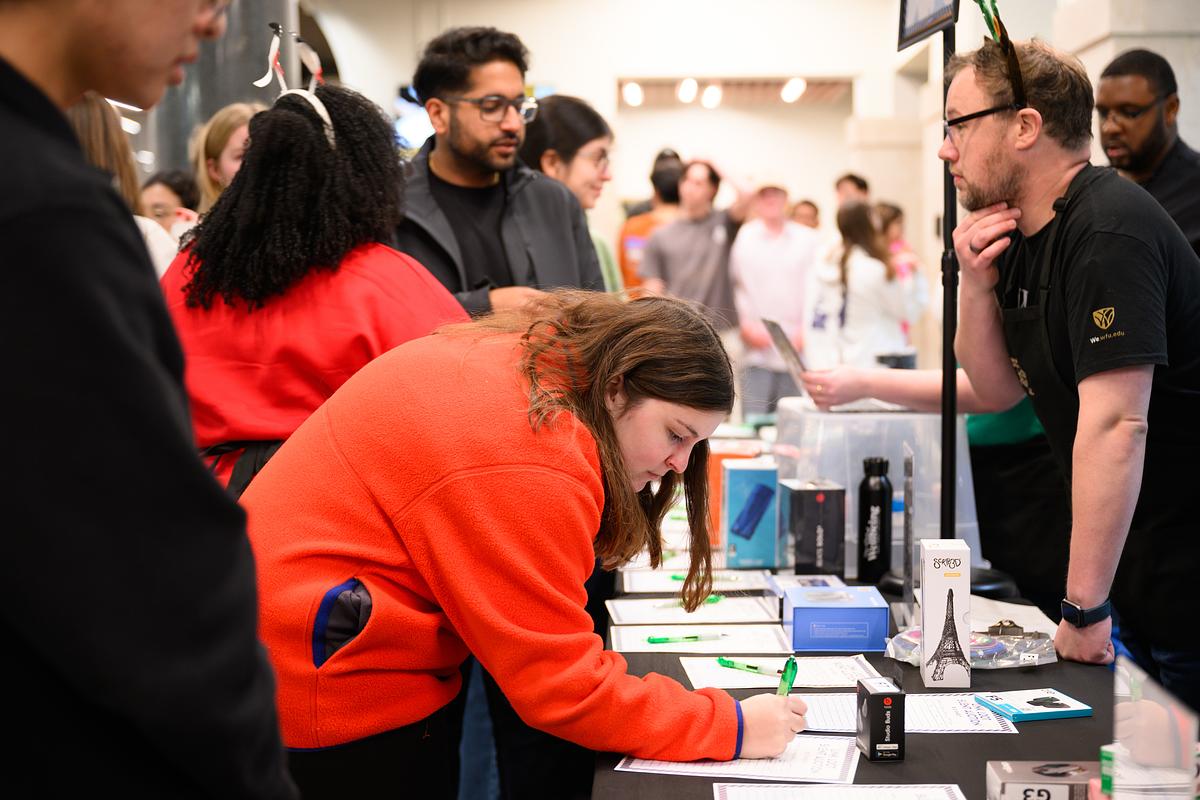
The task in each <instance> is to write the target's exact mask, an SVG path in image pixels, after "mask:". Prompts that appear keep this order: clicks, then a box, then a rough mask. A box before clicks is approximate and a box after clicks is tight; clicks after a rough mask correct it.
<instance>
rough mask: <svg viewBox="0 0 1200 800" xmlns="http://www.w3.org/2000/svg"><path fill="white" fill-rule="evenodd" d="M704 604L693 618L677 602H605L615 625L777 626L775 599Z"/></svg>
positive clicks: (727, 599) (725, 599) (732, 599)
mask: <svg viewBox="0 0 1200 800" xmlns="http://www.w3.org/2000/svg"><path fill="white" fill-rule="evenodd" d="M719 596H720V598H721V599H720V600H718V601H717V602H715V603H702V604H701V605H700V607H699V608H697V609H696V610H695V611H693V612H691V613H690V614H689V613H688V612H687V611H684V609H683V606H681V605H679V600H678V599H677V598H670V597H668V598H661V597H660V598H654V597H648V598H644V599H635V600H626V599H620V600H606V601H605V602H604V605H605V606H607V607H608V613H609V616H611V617H612V621H613V624H614V625H704V624H708V623H725V622H778V621H779V600H778V599H777V598H775V597H769V598H768V597H728V596H725V595H719Z"/></svg>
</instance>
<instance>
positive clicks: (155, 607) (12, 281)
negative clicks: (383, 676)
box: [0, 0, 296, 798]
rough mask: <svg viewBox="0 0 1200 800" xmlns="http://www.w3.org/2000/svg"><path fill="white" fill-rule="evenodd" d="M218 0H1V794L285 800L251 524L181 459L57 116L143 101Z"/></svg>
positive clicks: (182, 430)
mask: <svg viewBox="0 0 1200 800" xmlns="http://www.w3.org/2000/svg"><path fill="white" fill-rule="evenodd" d="M226 5H227V4H226V3H224V2H218V1H217V0H111V1H110V2H104V3H97V2H94V0H0V141H2V142H4V146H3V148H2V149H0V176H2V177H0V342H2V343H3V345H2V346H3V353H4V361H5V366H6V369H7V370H8V374H9V376H10V379H9V380H8V381H6V383H5V389H4V392H3V398H4V399H3V405H2V406H0V408H2V409H3V414H4V419H5V420H6V425H5V428H6V437H5V441H6V445H7V447H8V458H7V459H6V463H7V465H8V468H7V469H6V471H5V476H4V480H3V482H2V483H0V485H2V486H3V503H4V508H5V513H6V519H5V525H4V529H3V530H4V533H3V544H4V555H3V557H2V558H0V586H2V587H3V588H2V589H0V592H2V593H3V594H2V597H3V602H2V603H0V609H2V610H0V623H2V624H3V627H4V630H5V634H6V639H7V642H8V647H9V654H8V657H7V658H5V659H3V662H2V664H0V683H2V684H3V685H4V686H5V687H7V688H8V689H9V692H8V698H7V707H6V712H7V717H8V719H9V720H11V721H12V723H13V724H14V725H15V726H16V727H17V728H19V730H20V735H19V736H16V737H14V738H13V739H11V740H10V741H9V744H7V745H6V746H5V748H4V751H3V756H0V764H2V765H3V766H4V770H3V771H4V775H5V777H4V783H3V787H4V792H5V794H6V796H9V797H32V796H37V797H77V796H85V795H90V794H92V793H94V792H96V791H100V790H101V788H102V787H112V788H114V789H119V791H120V792H121V794H122V795H123V796H126V797H154V798H176V797H178V798H183V797H186V798H192V797H222V798H226V797H229V798H232V797H237V798H292V797H295V796H296V790H295V787H294V786H293V785H292V783H291V781H290V779H289V778H288V777H287V773H286V770H285V759H284V753H283V750H282V747H281V745H280V740H279V728H278V720H277V717H276V713H275V705H274V679H273V677H272V674H271V670H270V667H269V665H268V662H267V660H266V656H265V653H264V652H263V649H262V647H261V646H260V645H259V644H258V642H257V639H256V637H255V629H256V624H257V619H256V614H257V598H256V594H255V578H254V562H253V558H252V554H251V551H250V546H249V542H248V540H247V537H246V532H245V515H244V514H243V513H242V511H241V510H240V509H239V508H238V506H237V504H236V503H234V502H233V501H232V500H231V499H230V498H229V497H227V496H226V494H225V492H224V491H223V490H222V488H221V487H220V486H219V485H218V484H217V483H216V481H214V480H213V479H212V478H211V476H209V474H208V473H207V470H206V469H205V467H204V466H203V465H202V464H201V462H200V460H199V459H198V458H197V457H196V455H195V451H194V450H193V449H192V436H191V431H190V428H189V424H188V412H187V405H186V398H185V394H184V388H183V357H182V354H181V352H180V349H179V344H178V342H177V340H176V338H175V334H174V331H173V330H172V327H171V322H170V318H169V317H168V316H167V311H166V307H165V304H164V302H163V298H162V293H161V291H160V290H159V287H158V281H157V280H156V279H155V274H154V269H153V267H152V266H151V264H150V260H149V257H148V255H147V252H146V248H145V246H144V245H143V243H142V239H141V236H140V235H139V233H138V230H137V228H136V227H135V226H134V223H133V219H132V218H131V217H130V215H129V209H128V208H127V207H126V206H125V205H124V204H123V202H122V200H121V198H120V197H118V196H117V194H116V192H115V191H114V190H113V187H112V182H111V177H110V176H108V175H106V174H105V173H102V172H100V171H99V170H96V169H94V168H92V167H90V166H88V164H87V163H86V162H85V161H84V157H83V154H82V153H81V151H80V148H79V144H78V142H77V141H76V140H75V138H74V136H73V135H72V133H71V129H70V128H69V127H68V125H67V121H66V119H65V117H64V116H63V113H62V112H63V109H65V108H66V107H68V106H70V105H71V104H72V103H73V102H74V101H75V100H77V99H78V98H79V97H81V96H82V95H83V93H84V91H85V90H88V89H92V90H95V91H97V92H100V93H102V94H103V95H105V96H107V97H110V98H113V99H118V100H122V101H124V102H127V103H131V104H135V105H138V106H140V107H143V108H145V107H148V106H151V105H153V104H154V103H155V102H157V101H158V99H159V98H160V97H161V96H162V93H163V91H164V90H165V88H166V85H167V83H168V82H170V83H173V84H178V83H179V82H180V81H182V79H183V65H184V64H185V63H186V62H188V61H191V60H193V59H194V58H195V56H196V52H197V48H198V46H199V42H200V40H202V39H210V38H215V37H216V36H219V35H220V34H221V33H222V32H223V31H224V26H225V19H224V11H225V7H226Z"/></svg>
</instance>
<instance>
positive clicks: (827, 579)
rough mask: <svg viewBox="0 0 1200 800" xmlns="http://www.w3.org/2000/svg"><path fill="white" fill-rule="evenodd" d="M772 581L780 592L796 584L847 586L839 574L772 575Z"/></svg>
mask: <svg viewBox="0 0 1200 800" xmlns="http://www.w3.org/2000/svg"><path fill="white" fill-rule="evenodd" d="M771 582H772V583H774V584H775V587H777V590H778V592H779V593H782V592H783V590H784V589H792V588H794V587H796V586H845V585H846V582H845V581H843V580H842V579H841V578H839V577H838V576H837V575H772V576H771Z"/></svg>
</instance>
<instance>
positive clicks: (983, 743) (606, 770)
mask: <svg viewBox="0 0 1200 800" xmlns="http://www.w3.org/2000/svg"><path fill="white" fill-rule="evenodd" d="M801 655H831V654H829V653H803V654H801ZM625 657H626V659H627V660H628V661H629V670H630V672H631V673H633V674H636V675H645V674H646V673H649V672H657V673H660V674H662V675H667V676H670V677H672V678H675V679H676V680H678V681H679V682H680V683H682V684H683V685H684V686H688V687H690V686H691V684H690V683H689V682H688V679H687V675H686V673H684V671H683V667H682V666H681V665H680V663H679V654H674V655H671V654H666V653H628V654H626V656H625ZM867 659H868V660H869V661H870V662H871V663H872V664H873V665H874V666H875V668H876V669H878V670H879V671H880V673H882V674H883V675H885V676H889V677H890V676H892V674H893V672H894V671H896V670H897V669H899V670H900V671H901V679H902V681H903V684H904V690H905V691H906V692H909V693H912V694H917V693H922V692H924V691H925V687H924V685H923V684H922V683H921V675H920V673H919V672H918V670H917V668H916V667H911V666H909V665H907V664H899V663H898V662H896V661H893V660H892V659H889V658H885V657H884V656H883V654H882V653H869V654H867ZM971 681H972V685H971V688H970V689H969V690H967V689H948V690H945V691H973V692H985V691H986V692H990V691H1011V690H1016V689H1041V688H1044V687H1052V688H1054V689H1058V690H1059V691H1061V692H1063V693H1065V694H1067V695H1070V696H1071V697H1074V698H1075V699H1076V700H1080V701H1082V702H1084V703H1087V704H1088V705H1090V706H1091V707H1092V708H1093V709H1094V714H1093V716H1091V717H1084V718H1076V719H1057V720H1044V721H1040V722H1021V723H1017V729H1018V730H1019V731H1020V733H1018V734H1015V735H1014V734H983V733H975V734H937V733H914V734H909V735H908V737H907V738H906V740H905V760H904V761H903V762H900V763H886V764H884V763H871V762H870V761H867V760H866V759H865V758H861V757H860V758H859V765H858V772H857V773H856V775H855V779H854V782H855V783H858V784H863V783H956V784H958V786H959V788H961V789H962V792H963V795H964V796H966V797H967V798H968V800H977V799H978V800H983V799H984V798H985V797H986V791H985V766H984V765H985V763H986V762H987V761H994V760H998V759H1010V760H1018V761H1032V760H1044V761H1059V760H1061V761H1096V760H1098V759H1099V748H1100V745H1102V744H1106V743H1108V742H1111V741H1112V705H1113V703H1112V690H1113V673H1112V671H1111V670H1109V669H1108V668H1107V667H1097V666H1086V665H1083V664H1075V663H1070V662H1062V661H1060V662H1058V663H1056V664H1049V665H1046V666H1042V667H1026V668H1017V669H995V670H981V669H977V670H973V671H972V675H971ZM797 688H798V689H799V688H800V687H797ZM762 691H763V690H761V689H734V690H731V691H730V694H732V695H733V696H734V697H736V698H739V699H742V698H745V697H749V696H751V695H753V694H758V693H761V692H762ZM802 691H803V692H804V693H805V694H815V693H818V692H846V691H850V690H849V689H844V688H843V689H807V688H804V689H802ZM620 759H621V756H619V755H617V754H615V753H614V754H610V753H602V754H600V755H599V756H598V757H597V759H596V775H595V781H594V783H593V788H592V797H593V800H616V798H621V800H635V799H636V798H654V799H655V800H684V798H694V799H695V800H712V797H713V790H712V784H713V781H712V780H710V779H707V778H695V777H687V776H679V775H653V774H648V773H636V772H617V771H615V770H614V769H613V768H614V767H615V766H616V765H617V763H618V762H619V761H620ZM726 780H732V779H726Z"/></svg>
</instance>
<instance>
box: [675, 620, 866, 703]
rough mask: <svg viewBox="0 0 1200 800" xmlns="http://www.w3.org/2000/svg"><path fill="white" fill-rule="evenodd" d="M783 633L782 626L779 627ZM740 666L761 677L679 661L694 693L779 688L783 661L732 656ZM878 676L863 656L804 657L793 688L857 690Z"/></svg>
mask: <svg viewBox="0 0 1200 800" xmlns="http://www.w3.org/2000/svg"><path fill="white" fill-rule="evenodd" d="M780 630H782V626H780ZM731 659H732V660H733V661H734V662H736V663H740V664H750V665H753V666H755V667H758V668H759V669H762V670H763V672H762V673H756V672H747V671H746V670H744V669H738V668H736V667H726V666H722V665H721V664H720V662H718V661H717V659H716V658H712V657H689V656H685V657H682V658H680V659H679V661H680V663H682V664H683V669H684V672H686V673H687V676H688V680H690V681H691V682H692V688H693V689H704V688H707V687H714V688H717V689H775V688H777V687H778V686H779V671H780V670H782V669H783V665H784V664H785V663H787V659H786V658H778V657H776V658H770V657H762V656H732V657H731ZM878 677H880V675H879V673H878V672H877V671H876V670H875V668H874V667H872V666H871V663H870V662H869V661H867V659H866V657H865V656H862V655H855V656H803V657H799V658H797V659H796V680H795V682H794V683H793V684H792V685H793V686H803V687H807V688H820V689H832V688H836V687H839V686H857V685H858V682H859V680H860V679H869V678H878Z"/></svg>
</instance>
